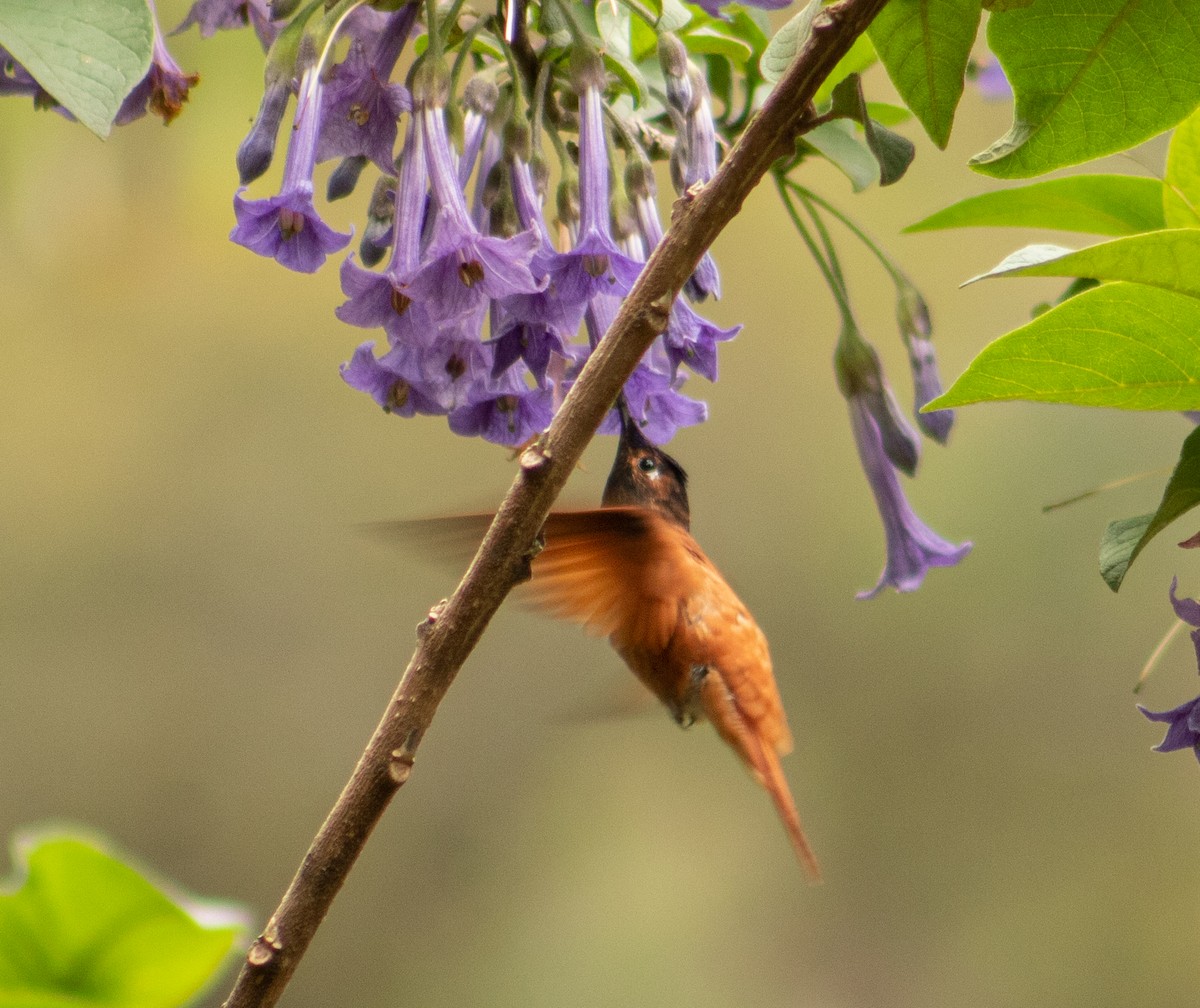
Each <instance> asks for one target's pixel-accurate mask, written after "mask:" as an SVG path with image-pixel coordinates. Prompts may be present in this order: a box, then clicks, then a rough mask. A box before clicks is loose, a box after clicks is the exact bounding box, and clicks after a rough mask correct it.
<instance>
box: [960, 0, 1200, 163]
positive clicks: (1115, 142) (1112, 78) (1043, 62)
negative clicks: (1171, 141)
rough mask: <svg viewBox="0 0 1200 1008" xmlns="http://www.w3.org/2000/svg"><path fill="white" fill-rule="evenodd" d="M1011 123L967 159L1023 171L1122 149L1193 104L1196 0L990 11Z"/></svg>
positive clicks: (1091, 0)
mask: <svg viewBox="0 0 1200 1008" xmlns="http://www.w3.org/2000/svg"><path fill="white" fill-rule="evenodd" d="M988 43H989V45H990V46H991V49H992V51H993V52H994V53H995V54H996V56H997V57H998V59H999V60H1000V64H1001V66H1003V67H1004V72H1005V74H1006V75H1007V76H1008V80H1009V82H1010V83H1011V84H1012V87H1013V92H1014V94H1015V96H1016V107H1015V110H1014V116H1015V119H1014V122H1013V126H1012V129H1011V130H1009V132H1008V134H1007V135H1006V136H1004V137H1003V138H1002V139H1000V140H998V141H996V143H995V144H993V145H992V146H991V147H990V148H989V149H988V150H986V151H984V152H983V153H982V154H979V155H976V157H974V158H973V159H972V160H971V164H972V166H973V167H975V168H977V169H978V170H979V171H981V172H983V173H984V174H985V175H992V176H994V177H996V178H1027V177H1029V176H1031V175H1039V174H1042V173H1044V172H1048V171H1052V170H1054V169H1055V168H1062V167H1063V166H1065V165H1072V164H1079V163H1081V162H1083V161H1090V160H1091V159H1092V158H1097V157H1101V156H1102V155H1105V154H1112V153H1115V152H1116V151H1122V150H1126V149H1128V148H1129V147H1132V146H1133V145H1134V144H1137V143H1141V142H1142V141H1143V140H1147V139H1149V138H1150V137H1152V136H1154V135H1155V134H1157V133H1161V132H1162V131H1163V130H1165V129H1169V128H1170V127H1172V126H1174V125H1175V124H1176V123H1177V122H1179V121H1180V120H1181V119H1183V118H1184V117H1185V116H1187V115H1188V114H1189V113H1190V112H1191V111H1192V110H1193V109H1194V108H1195V107H1196V105H1197V104H1198V103H1200V60H1198V59H1197V58H1196V53H1197V52H1198V51H1200V0H1178V2H1175V3H1165V4H1164V3H1158V2H1155V0H1053V2H1042V3H1034V4H1032V5H1031V6H1029V7H1022V8H1020V9H1017V10H1008V11H1004V12H1003V13H999V12H998V13H996V14H993V15H992V17H991V18H990V20H989V21H988Z"/></svg>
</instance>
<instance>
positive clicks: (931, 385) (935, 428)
mask: <svg viewBox="0 0 1200 1008" xmlns="http://www.w3.org/2000/svg"><path fill="white" fill-rule="evenodd" d="M908 360H909V363H910V364H911V366H912V376H913V397H914V410H915V413H916V417H917V424H918V426H920V428H921V430H923V431H924V432H925V433H926V434H928V435H929V436H930V437H931V438H933V439H934V440H935V441H937V442H938V443H939V444H945V443H946V441H947V440H948V439H949V437H950V428H951V427H953V426H954V410H951V409H940V410H932V411H930V412H929V413H922V412H921V408H922V407H923V406H924V405H925V404H926V403H927V402H931V401H933V400H934V399H936V398H937V397H938V396H940V395H941V394H942V378H941V375H940V374H939V373H938V365H937V355H936V353H935V352H934V349H933V341H932V340H929V339H926V338H925V337H924V336H914V337H912V338H911V339H909V340H908Z"/></svg>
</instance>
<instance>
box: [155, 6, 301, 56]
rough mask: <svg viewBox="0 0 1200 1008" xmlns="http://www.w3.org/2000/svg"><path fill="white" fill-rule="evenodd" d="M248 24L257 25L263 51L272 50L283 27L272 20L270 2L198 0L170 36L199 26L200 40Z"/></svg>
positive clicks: (256, 30) (255, 28) (256, 29)
mask: <svg viewBox="0 0 1200 1008" xmlns="http://www.w3.org/2000/svg"><path fill="white" fill-rule="evenodd" d="M248 24H249V25H253V26H254V32H255V34H256V35H258V40H259V42H261V43H262V47H263V49H264V50H266V49H269V48H270V47H271V43H272V42H274V41H275V37H276V36H277V35H278V34H279V32H280V29H281V27H282V25H281V24H279V23H278V22H275V21H272V20H271V2H270V0H196V2H195V3H194V4H192V7H191V9H190V10H189V11H188V13H187V17H185V18H184V19H183V21H181V22H180V23H179V26H178V27H177V28H176V29H175V30H174V31H172V32H171V34H172V35H178V34H179V33H180V32H182V31H186V30H187V29H188V28H189V27H191V26H192V25H196V26H198V27H199V29H200V37H201V38H209V37H210V36H212V35H214V34H216V33H217V32H218V31H221V30H223V29H230V28H245V27H246V25H248Z"/></svg>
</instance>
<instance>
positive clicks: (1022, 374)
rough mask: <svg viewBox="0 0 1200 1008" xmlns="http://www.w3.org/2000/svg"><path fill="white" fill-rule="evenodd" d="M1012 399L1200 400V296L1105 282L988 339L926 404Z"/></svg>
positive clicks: (1117, 404)
mask: <svg viewBox="0 0 1200 1008" xmlns="http://www.w3.org/2000/svg"><path fill="white" fill-rule="evenodd" d="M1012 399H1024V400H1029V401H1032V402H1056V403H1070V404H1072V405H1075V406H1108V407H1113V408H1116V409H1136V410H1189V409H1200V300H1197V299H1196V298H1193V297H1188V296H1187V295H1184V294H1178V293H1175V292H1174V291H1167V290H1160V289H1159V288H1156V287H1147V286H1143V285H1142V284H1131V283H1106V284H1101V285H1100V286H1099V287H1095V288H1093V289H1091V290H1089V291H1085V292H1084V293H1082V294H1080V295H1078V296H1076V297H1073V298H1069V299H1068V300H1066V301H1064V302H1063V303H1062V304H1060V305H1057V306H1056V307H1054V308H1052V309H1051V310H1050V311H1048V312H1046V313H1045V314H1044V315H1040V316H1038V317H1037V318H1035V319H1034V320H1033V321H1032V322H1029V323H1028V324H1027V325H1024V326H1022V327H1021V328H1020V329H1015V330H1013V331H1012V332H1010V333H1008V334H1006V335H1004V336H1001V337H1000V338H999V339H997V340H995V341H994V342H993V343H991V344H989V345H988V346H986V347H985V348H984V349H983V352H982V353H980V354H979V356H978V357H976V358H975V360H974V361H972V362H971V364H970V366H969V367H968V368H967V370H966V371H965V372H963V374H962V375H961V376H960V377H959V379H958V380H957V381H956V382H955V383H954V384H953V385H952V386H951V387H950V389H949V390H947V391H946V392H945V394H943V395H941V396H938V398H936V399H934V400H933V402H931V403H929V404H928V405H927V406H926V407H925V408H926V409H928V410H932V409H947V408H949V407H952V406H964V405H966V404H968V403H976V402H995V401H1002V400H1012Z"/></svg>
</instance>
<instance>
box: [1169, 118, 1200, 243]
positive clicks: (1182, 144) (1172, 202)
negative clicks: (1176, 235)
mask: <svg viewBox="0 0 1200 1008" xmlns="http://www.w3.org/2000/svg"><path fill="white" fill-rule="evenodd" d="M1163 182H1164V183H1165V186H1164V188H1163V213H1164V214H1165V216H1166V221H1167V224H1168V225H1170V226H1171V227H1193V228H1194V227H1200V110H1197V111H1195V112H1193V113H1192V114H1191V115H1190V116H1188V117H1187V118H1186V119H1185V120H1184V121H1183V122H1181V123H1180V124H1179V125H1178V126H1176V127H1175V135H1174V136H1172V137H1171V146H1170V147H1168V148H1167V171H1166V176H1165V178H1164V179H1163Z"/></svg>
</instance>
